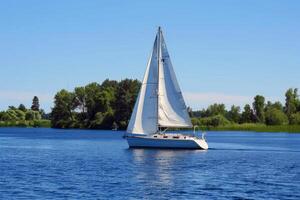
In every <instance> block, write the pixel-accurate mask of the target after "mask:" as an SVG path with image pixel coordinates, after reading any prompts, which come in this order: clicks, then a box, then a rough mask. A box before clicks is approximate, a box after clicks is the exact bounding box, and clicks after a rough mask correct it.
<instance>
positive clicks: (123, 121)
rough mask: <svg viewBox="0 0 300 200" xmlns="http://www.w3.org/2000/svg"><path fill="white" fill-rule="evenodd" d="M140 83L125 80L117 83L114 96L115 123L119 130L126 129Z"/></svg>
mask: <svg viewBox="0 0 300 200" xmlns="http://www.w3.org/2000/svg"><path fill="white" fill-rule="evenodd" d="M140 85H141V83H140V82H139V81H138V80H130V79H125V80H122V81H120V82H119V84H118V89H117V94H116V113H117V115H116V116H115V117H116V122H117V123H118V126H119V127H120V128H121V129H125V128H126V127H127V124H128V121H129V119H130V116H131V112H132V110H133V106H134V104H135V101H136V98H137V95H138V91H139V88H140Z"/></svg>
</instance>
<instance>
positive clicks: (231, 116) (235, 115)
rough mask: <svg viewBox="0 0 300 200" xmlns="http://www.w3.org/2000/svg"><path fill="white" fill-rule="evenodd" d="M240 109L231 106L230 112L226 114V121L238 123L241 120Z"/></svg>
mask: <svg viewBox="0 0 300 200" xmlns="http://www.w3.org/2000/svg"><path fill="white" fill-rule="evenodd" d="M240 112H241V108H240V107H239V106H234V105H232V106H231V109H230V111H229V112H228V113H227V119H228V120H229V121H232V122H235V123H239V122H240V120H241V114H240Z"/></svg>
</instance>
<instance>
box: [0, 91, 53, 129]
mask: <svg viewBox="0 0 300 200" xmlns="http://www.w3.org/2000/svg"><path fill="white" fill-rule="evenodd" d="M44 119H49V114H46V113H45V112H44V110H43V109H40V104H39V98H38V97H37V96H34V97H33V100H32V105H31V107H30V108H26V107H25V105H24V104H20V105H19V106H18V107H15V106H9V107H8V109H7V110H6V111H1V112H0V127H1V126H25V127H26V126H49V123H47V121H46V120H44Z"/></svg>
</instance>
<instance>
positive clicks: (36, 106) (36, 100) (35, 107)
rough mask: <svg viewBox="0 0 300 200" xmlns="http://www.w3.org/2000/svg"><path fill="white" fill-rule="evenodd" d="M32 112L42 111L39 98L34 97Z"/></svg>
mask: <svg viewBox="0 0 300 200" xmlns="http://www.w3.org/2000/svg"><path fill="white" fill-rule="evenodd" d="M31 110H35V111H39V110H40V103H39V98H38V97H37V96H34V97H33V100H32V106H31Z"/></svg>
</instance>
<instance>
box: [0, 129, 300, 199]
mask: <svg viewBox="0 0 300 200" xmlns="http://www.w3.org/2000/svg"><path fill="white" fill-rule="evenodd" d="M122 135H123V132H118V131H88V130H56V129H31V128H0V199H5V200H6V199H300V134H287V133H251V132H208V134H207V140H208V144H209V146H210V149H209V150H208V151H200V150H154V149H128V146H127V142H126V140H124V139H122Z"/></svg>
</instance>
